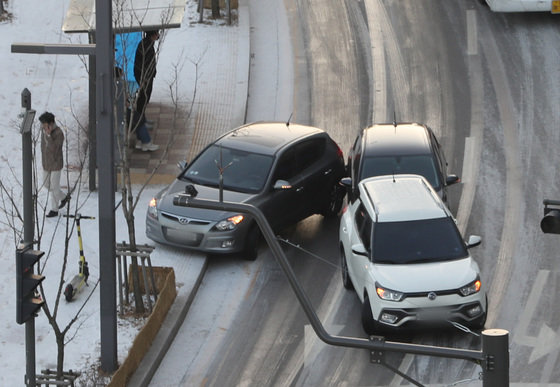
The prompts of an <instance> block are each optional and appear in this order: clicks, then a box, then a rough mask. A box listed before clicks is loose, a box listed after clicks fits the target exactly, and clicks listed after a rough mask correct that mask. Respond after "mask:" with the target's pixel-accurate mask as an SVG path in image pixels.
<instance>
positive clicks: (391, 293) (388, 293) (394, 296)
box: [375, 284, 404, 301]
mask: <svg viewBox="0 0 560 387" xmlns="http://www.w3.org/2000/svg"><path fill="white" fill-rule="evenodd" d="M375 291H376V292H377V295H378V296H379V298H381V299H382V300H387V301H401V300H402V299H403V296H404V293H402V292H397V291H395V290H391V289H386V288H384V287H382V286H380V285H379V284H375Z"/></svg>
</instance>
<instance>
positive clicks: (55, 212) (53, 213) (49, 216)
mask: <svg viewBox="0 0 560 387" xmlns="http://www.w3.org/2000/svg"><path fill="white" fill-rule="evenodd" d="M55 216H58V211H53V210H50V211H49V213H48V214H47V218H54V217H55Z"/></svg>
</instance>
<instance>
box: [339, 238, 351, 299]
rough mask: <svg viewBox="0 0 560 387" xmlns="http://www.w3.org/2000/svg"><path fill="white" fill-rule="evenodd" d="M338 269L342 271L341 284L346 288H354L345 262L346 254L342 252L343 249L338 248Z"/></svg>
mask: <svg viewBox="0 0 560 387" xmlns="http://www.w3.org/2000/svg"><path fill="white" fill-rule="evenodd" d="M340 270H341V271H342V284H343V285H344V287H345V288H346V289H349V290H352V289H354V285H352V280H351V279H350V273H348V263H347V262H346V254H344V249H343V248H342V247H341V248H340Z"/></svg>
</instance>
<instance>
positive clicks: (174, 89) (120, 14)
mask: <svg viewBox="0 0 560 387" xmlns="http://www.w3.org/2000/svg"><path fill="white" fill-rule="evenodd" d="M119 5H123V6H124V3H121V2H117V4H116V5H115V7H116V10H117V12H116V15H117V17H116V19H115V20H113V22H114V23H115V29H117V30H127V26H126V25H123V24H122V23H126V22H127V21H130V22H133V23H138V24H140V25H142V24H143V20H144V19H143V18H144V17H145V15H144V14H135V15H133V17H132V18H131V17H130V15H125V8H124V7H122V8H121V7H120V6H119ZM170 17H171V12H170V10H169V12H162V14H161V26H160V31H162V32H161V34H160V38H159V44H158V45H157V47H156V49H155V61H154V62H153V64H148V65H154V66H155V65H156V63H157V60H158V58H159V53H160V47H161V46H162V45H163V44H164V42H165V37H166V30H165V29H164V27H165V25H166V24H168V23H167V22H168V21H169V18H170ZM148 29H153V26H152V27H149V28H148V27H147V28H146V30H148ZM123 44H124V45H126V44H127V42H126V41H125V40H123ZM123 51H126V46H124V47H123ZM129 60H132V58H126V56H125V57H123V63H122V66H123V67H124V68H127V67H128V66H129V63H128V61H129ZM186 61H189V62H190V63H192V64H193V65H194V68H195V69H194V71H195V84H194V88H193V92H192V95H191V96H190V98H189V99H188V101H189V102H188V103H187V104H181V103H180V100H179V84H180V74H181V70H182V68H183V66H184V65H185V62H186ZM199 63H200V58H199V59H198V60H197V61H193V60H190V59H187V58H186V57H185V56H184V52H181V55H179V57H178V58H177V61H176V62H175V63H174V64H173V69H172V75H171V80H168V83H167V87H168V90H169V97H170V104H171V106H172V109H173V114H172V121H171V127H170V135H169V137H168V140H167V143H166V144H165V145H164V149H163V153H162V155H161V157H160V158H159V160H158V162H157V163H156V165H155V166H154V167H153V169H152V170H151V171H150V173H149V175H148V176H147V178H146V180H145V181H144V182H143V183H142V184H141V185H140V187H139V188H138V189H137V191H136V192H135V191H134V188H135V187H133V184H132V179H131V174H130V167H131V165H130V161H131V153H130V152H131V149H132V148H133V147H132V146H131V145H133V144H132V142H133V141H134V136H135V134H136V132H137V130H139V125H141V121H139V120H135V119H133V117H135V116H143V115H144V114H145V109H146V105H145V104H143V105H142V107H141V110H140V111H137V110H136V108H137V104H136V102H137V99H138V93H136V94H134V93H131V90H134V89H135V88H136V87H135V86H136V84H135V81H134V80H131V79H127V78H126V77H122V78H120V79H117V82H122V85H121V86H122V87H115V90H116V93H117V95H116V100H117V101H119V100H121V101H122V100H124V103H121V104H118V103H117V104H115V114H114V116H115V117H116V118H117V120H118V117H126V116H129V117H130V119H128V120H125V125H124V127H123V125H122V124H121V123H120V122H116V123H115V127H119V126H120V127H123V130H122V131H118V134H117V148H118V151H119V160H120V165H119V170H120V172H121V174H120V181H119V185H120V193H121V198H122V201H121V203H122V211H123V215H124V218H125V220H126V223H127V227H128V238H129V245H130V247H131V250H132V251H136V250H137V248H138V247H137V242H136V228H135V225H134V211H135V209H136V207H137V205H138V202H139V200H140V196H141V194H142V192H143V191H144V189H145V188H146V186H147V185H148V184H149V183H150V181H151V179H152V177H153V176H154V174H155V173H156V172H157V170H158V169H159V167H160V166H161V165H162V163H163V161H164V160H166V159H167V156H168V153H169V149H170V146H171V144H172V143H173V142H174V140H175V135H176V134H177V132H178V129H179V128H178V121H179V119H180V118H181V119H183V120H184V121H188V119H189V117H190V115H191V112H192V109H193V105H194V102H195V99H196V87H197V82H198V66H199ZM143 70H151V69H143ZM143 72H144V71H143ZM117 86H118V85H117ZM119 108H120V109H125V110H124V111H120V112H119V111H118V109H119ZM127 110H128V111H127ZM131 266H132V279H133V284H134V287H133V288H134V300H135V308H136V312H137V313H143V312H144V304H143V302H142V296H141V293H140V286H139V284H140V280H139V273H138V258H137V257H136V256H132V264H131Z"/></svg>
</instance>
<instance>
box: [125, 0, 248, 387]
mask: <svg viewBox="0 0 560 387" xmlns="http://www.w3.org/2000/svg"><path fill="white" fill-rule="evenodd" d="M249 28H250V20H249V10H248V0H239V5H238V20H237V25H234V26H223V27H220V28H218V29H217V30H218V31H219V32H218V34H219V35H220V36H218V37H217V38H216V39H211V40H210V41H211V42H212V43H211V45H210V46H208V48H207V51H206V53H205V58H207V59H208V58H216V60H206V61H205V67H204V70H205V71H206V72H207V73H211V74H212V77H210V78H211V79H210V80H209V81H205V82H203V83H201V84H199V85H198V89H197V98H196V104H195V106H194V110H193V112H192V114H191V116H190V119H189V122H185V123H182V124H183V125H184V126H183V127H184V128H185V130H184V132H181V133H179V134H178V135H177V136H175V138H174V141H173V143H172V145H171V148H170V150H169V154H168V157H167V159H166V160H165V162H164V165H163V166H162V167H161V168H160V169H159V170H158V173H157V174H156V175H155V176H154V178H153V179H152V182H153V183H159V184H161V183H167V182H171V181H172V180H173V179H174V178H175V176H176V174H177V172H178V170H177V167H176V164H177V162H178V161H180V160H183V159H186V160H190V159H192V157H193V156H194V155H196V154H197V153H198V152H199V151H200V150H202V148H203V147H204V146H205V145H206V144H208V143H209V142H210V141H211V140H212V139H214V138H216V137H218V136H219V135H220V134H222V133H224V132H226V131H228V130H230V129H233V128H235V127H237V126H240V125H242V124H243V123H244V122H245V114H246V104H247V93H248V83H249V62H250V52H251V51H250V39H249V33H250V29H249ZM214 30H216V29H214ZM193 38H195V37H193ZM185 46H186V47H189V42H188V41H186V42H185ZM224 57H225V58H227V63H223V62H222V60H220V58H224ZM214 74H215V76H214ZM171 110H172V107H171V106H165V104H163V103H160V102H158V101H157V100H156V101H151V102H150V104H149V105H148V108H147V112H146V115H147V116H148V117H150V119H153V120H154V121H155V127H154V129H153V132H152V141H153V142H154V143H156V144H160V145H162V144H165V143H166V142H167V137H168V136H169V132H170V130H171V123H172V120H171V113H170V111H171ZM162 148H163V147H162ZM162 154H163V149H161V148H160V150H158V151H156V152H142V151H140V150H135V151H134V152H133V156H132V163H131V164H132V170H131V172H132V175H133V177H134V178H135V180H136V181H138V182H140V181H142V180H141V179H143V178H145V177H146V175H147V174H148V173H150V171H151V169H150V168H151V167H153V166H154V165H155V164H156V163H157V162H158V160H159V159H160V158H161V155H162ZM206 267H207V257H206V256H203V255H197V254H186V256H185V260H184V261H183V262H181V263H178V264H177V265H174V271H175V280H176V283H177V284H181V286H180V287H179V289H178V293H177V297H176V299H175V301H174V303H173V305H172V307H171V308H170V310H169V312H168V314H167V317H166V319H165V321H164V323H163V324H162V326H161V328H160V330H159V332H158V334H157V336H156V338H155V340H154V342H153V343H152V346H151V347H150V350H149V351H148V352H147V353H146V354H145V356H144V358H143V360H142V362H141V363H140V365H139V366H138V368H137V370H136V372H135V373H134V375H133V376H132V377H131V379H130V380H129V382H128V385H129V386H135V387H136V386H148V385H149V383H150V380H151V379H152V377H153V375H154V373H155V372H156V370H157V368H158V366H159V364H160V362H161V360H162V359H163V357H164V356H165V353H166V352H167V349H168V348H169V346H170V345H171V343H172V342H173V339H174V337H175V335H176V333H177V331H178V330H179V328H180V327H181V324H182V322H183V320H184V318H185V316H186V314H187V312H188V310H189V307H190V305H191V303H192V301H193V299H194V296H195V294H196V291H197V289H198V287H199V285H200V283H201V281H202V278H203V276H204V272H205V270H206Z"/></svg>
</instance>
